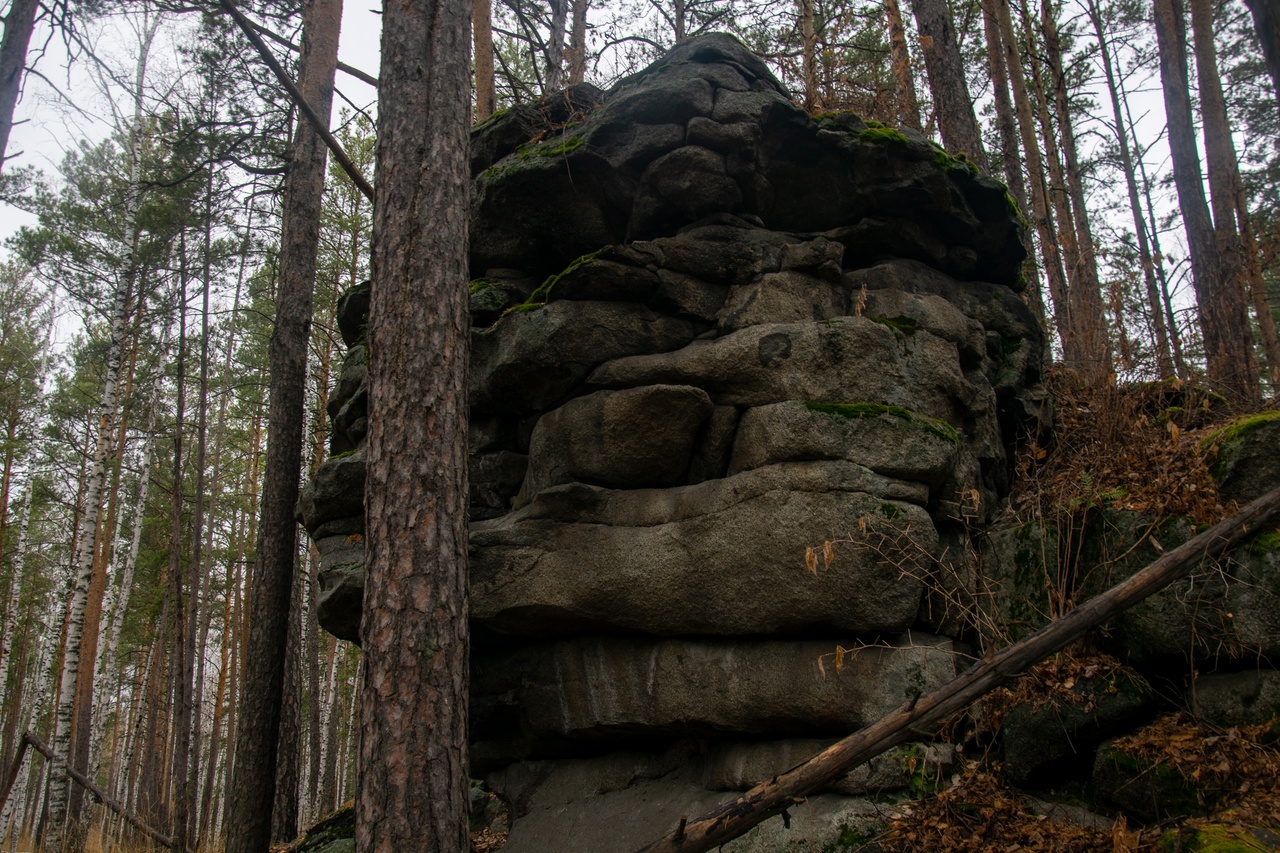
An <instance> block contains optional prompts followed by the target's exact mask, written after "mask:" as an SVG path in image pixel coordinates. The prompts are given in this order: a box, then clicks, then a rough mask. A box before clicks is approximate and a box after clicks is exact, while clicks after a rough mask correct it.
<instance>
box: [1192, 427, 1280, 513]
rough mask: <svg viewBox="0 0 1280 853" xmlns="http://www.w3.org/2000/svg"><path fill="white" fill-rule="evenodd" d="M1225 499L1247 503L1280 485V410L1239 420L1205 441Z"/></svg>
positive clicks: (1213, 471)
mask: <svg viewBox="0 0 1280 853" xmlns="http://www.w3.org/2000/svg"><path fill="white" fill-rule="evenodd" d="M1205 448H1206V450H1207V451H1208V458H1207V459H1206V461H1207V462H1208V463H1209V473H1211V474H1212V475H1213V478H1214V480H1216V481H1217V483H1218V491H1219V492H1220V493H1221V494H1222V497H1223V499H1224V500H1233V501H1239V502H1240V503H1241V504H1246V503H1248V502H1249V501H1252V500H1254V499H1255V498H1258V497H1261V496H1262V495H1264V494H1266V493H1267V492H1269V491H1271V490H1272V489H1274V488H1275V487H1276V486H1277V485H1280V411H1274V410H1273V411H1269V412H1262V413H1260V414H1257V415H1249V416H1247V417H1243V418H1238V419H1236V420H1234V421H1232V422H1231V423H1230V424H1228V425H1227V426H1225V427H1223V428H1222V429H1220V430H1218V431H1216V432H1214V433H1212V434H1210V435H1209V437H1208V438H1206V439H1205Z"/></svg>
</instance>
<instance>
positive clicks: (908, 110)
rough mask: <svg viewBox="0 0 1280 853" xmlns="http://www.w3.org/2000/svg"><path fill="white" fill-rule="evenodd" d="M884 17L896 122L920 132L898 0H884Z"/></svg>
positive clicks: (917, 106) (909, 59) (918, 107)
mask: <svg viewBox="0 0 1280 853" xmlns="http://www.w3.org/2000/svg"><path fill="white" fill-rule="evenodd" d="M808 2H812V0H808ZM884 16H885V24H886V25H887V26H888V28H889V53H890V55H891V56H892V57H893V83H894V97H895V101H896V103H897V106H898V124H901V125H902V126H903V127H909V128H911V129H912V130H921V131H922V130H923V127H922V126H921V124H920V101H919V99H918V98H917V97H916V80H915V75H913V74H912V73H911V52H910V51H909V50H907V28H906V25H905V24H903V22H902V7H901V6H899V5H898V0H884Z"/></svg>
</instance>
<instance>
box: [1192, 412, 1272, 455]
mask: <svg viewBox="0 0 1280 853" xmlns="http://www.w3.org/2000/svg"><path fill="white" fill-rule="evenodd" d="M1277 420H1280V411H1271V412H1260V413H1259V414H1256V415H1249V416H1247V417H1243V418H1236V419H1235V420H1234V421H1232V422H1231V423H1229V424H1227V425H1226V426H1225V427H1223V428H1222V429H1220V430H1217V431H1216V432H1211V433H1209V435H1207V436H1206V437H1205V439H1204V441H1203V442H1201V446H1202V447H1204V448H1205V449H1208V448H1209V447H1212V446H1213V445H1214V444H1217V445H1218V446H1219V447H1223V446H1225V445H1228V444H1231V443H1232V442H1235V441H1238V440H1239V439H1241V438H1243V437H1244V436H1245V434H1246V433H1248V432H1250V431H1251V430H1255V429H1257V428H1258V427H1260V426H1262V425H1263V424H1269V423H1271V422H1272V421H1277Z"/></svg>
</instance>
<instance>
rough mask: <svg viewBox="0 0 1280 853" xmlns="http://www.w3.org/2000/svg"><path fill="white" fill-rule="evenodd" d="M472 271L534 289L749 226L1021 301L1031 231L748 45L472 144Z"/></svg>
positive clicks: (926, 145)
mask: <svg viewBox="0 0 1280 853" xmlns="http://www.w3.org/2000/svg"><path fill="white" fill-rule="evenodd" d="M471 168H472V174H473V176H474V178H475V186H474V196H473V200H472V209H471V269H472V275H473V277H480V276H483V275H485V274H486V273H487V272H488V271H490V270H492V269H495V268H516V269H520V270H523V271H524V272H526V273H528V274H529V275H532V276H534V277H535V278H539V279H540V278H541V277H543V276H546V275H550V274H553V273H555V272H558V271H559V270H561V269H563V268H564V267H565V266H566V265H567V264H569V263H571V262H572V261H573V260H574V259H576V258H578V257H580V256H582V255H584V254H586V253H589V252H594V251H597V250H599V249H600V248H601V247H602V246H607V245H618V244H623V243H630V242H634V241H642V240H652V239H655V238H659V237H668V236H673V235H675V234H677V233H678V232H679V231H680V230H681V229H682V228H685V227H687V226H689V225H693V224H695V223H702V222H705V221H707V220H708V219H714V218H716V217H721V218H723V216H724V215H726V214H729V215H733V216H735V217H737V218H739V219H741V220H743V221H744V222H747V223H751V224H754V225H756V226H758V227H761V228H765V229H768V230H771V231H780V232H789V233H792V234H795V235H797V236H802V237H809V238H812V237H816V236H819V235H821V236H825V237H828V238H829V239H832V240H835V241H838V242H840V243H842V244H844V246H845V249H846V255H845V263H846V266H847V267H858V266H867V265H870V264H873V263H875V262H877V261H880V260H885V259H888V258H905V259H910V260H917V261H921V262H923V263H925V264H928V265H929V266H931V267H934V268H935V269H937V270H939V271H941V272H945V273H947V274H948V275H950V276H953V277H954V278H957V279H961V280H980V281H988V282H994V283H997V284H1003V285H1006V286H1009V287H1011V288H1014V289H1015V290H1019V289H1021V286H1022V284H1021V277H1020V266H1021V263H1022V261H1023V259H1024V257H1025V250H1024V248H1023V243H1022V229H1023V228H1024V227H1025V226H1024V224H1023V222H1022V220H1021V217H1020V216H1019V214H1018V212H1017V210H1016V208H1015V207H1014V205H1013V203H1012V202H1011V201H1010V199H1009V195H1008V193H1007V192H1006V190H1005V187H1004V185H1003V184H1001V183H1000V182H998V181H996V180H993V179H991V178H987V177H983V176H982V175H980V174H979V172H978V170H977V168H976V167H975V166H974V164H973V163H971V162H969V161H968V160H965V159H964V158H963V157H953V156H952V155H950V154H948V153H947V152H946V151H944V150H943V149H942V148H941V147H939V146H937V145H936V144H934V143H932V142H930V141H928V140H927V139H925V138H924V137H923V136H921V135H919V134H917V133H915V132H913V131H911V130H908V129H902V130H896V129H892V128H888V127H885V126H882V125H880V124H878V123H876V122H868V121H863V120H862V119H861V118H859V117H858V116H856V115H853V114H852V113H837V114H826V115H819V116H816V117H810V116H808V115H806V114H805V112H804V111H803V110H802V109H800V108H799V107H798V106H796V105H795V104H793V103H792V102H791V100H790V99H789V97H788V93H787V91H786V89H785V88H784V87H783V86H782V84H781V83H779V82H778V80H777V79H776V78H775V77H774V76H773V75H772V74H771V73H770V71H769V69H768V68H767V67H766V66H765V65H764V63H763V62H762V61H761V60H760V59H759V58H758V57H757V56H755V55H754V54H752V53H751V52H750V51H749V50H748V49H747V48H746V47H744V46H743V45H742V44H741V43H740V42H739V41H737V39H735V38H733V37H732V36H729V35H725V34H722V33H714V34H710V35H705V36H701V37H699V38H696V39H692V40H690V41H688V42H686V43H684V44H681V45H679V46H678V47H676V48H675V49H674V50H672V51H670V52H668V53H667V54H666V55H664V56H663V57H662V58H660V59H658V60H657V61H656V62H654V63H653V64H651V65H650V66H648V67H647V68H645V69H643V70H642V71H640V72H638V73H636V74H633V75H631V76H629V77H626V78H624V79H622V80H621V81H619V82H618V83H617V84H616V85H615V86H613V88H611V89H610V90H609V91H607V92H604V91H601V90H600V89H598V88H596V87H595V86H592V85H590V84H578V85H575V86H571V87H569V88H568V89H566V90H564V91H562V92H557V93H554V94H551V95H548V96H547V97H545V98H543V99H542V100H540V101H538V102H535V103H532V104H521V105H518V106H516V107H512V108H511V109H509V110H506V111H504V112H502V113H499V114H496V115H495V116H493V117H491V118H490V119H488V120H487V121H485V122H483V123H482V124H480V125H479V126H477V127H476V128H475V130H473V131H472V134H471Z"/></svg>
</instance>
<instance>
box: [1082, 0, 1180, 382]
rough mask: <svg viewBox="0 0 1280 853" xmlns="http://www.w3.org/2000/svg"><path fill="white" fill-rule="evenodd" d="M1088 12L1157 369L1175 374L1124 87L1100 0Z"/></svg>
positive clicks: (1091, 0) (1166, 375)
mask: <svg viewBox="0 0 1280 853" xmlns="http://www.w3.org/2000/svg"><path fill="white" fill-rule="evenodd" d="M1085 10H1086V12H1087V13H1088V15H1089V20H1090V23H1092V24H1093V32H1094V35H1096V36H1097V38H1098V55H1099V58H1100V59H1101V60H1102V71H1103V73H1104V75H1105V76H1106V80H1107V92H1108V94H1109V96H1110V98H1111V113H1112V116H1113V118H1114V120H1115V128H1116V141H1117V142H1118V143H1119V145H1120V170H1121V171H1122V172H1124V179H1125V186H1126V188H1127V189H1128V191H1129V210H1130V213H1131V214H1132V216H1133V232H1134V236H1135V237H1136V238H1137V241H1138V261H1139V263H1141V265H1142V281H1143V284H1144V285H1145V288H1146V295H1147V306H1148V310H1149V311H1150V312H1151V322H1152V326H1153V328H1154V330H1155V336H1156V346H1155V350H1156V370H1157V373H1158V375H1159V376H1160V378H1161V379H1172V378H1173V376H1174V368H1173V355H1172V352H1171V350H1170V348H1169V332H1168V329H1167V328H1166V326H1165V318H1164V310H1163V303H1162V302H1161V299H1160V291H1159V289H1158V286H1157V284H1156V273H1155V261H1154V259H1153V258H1152V255H1151V245H1150V243H1149V241H1148V240H1147V222H1146V220H1145V219H1144V218H1143V215H1142V203H1141V201H1140V200H1139V198H1138V179H1137V176H1136V174H1135V173H1134V165H1133V154H1132V152H1131V151H1130V149H1129V132H1128V130H1127V129H1126V125H1125V120H1124V112H1123V111H1122V110H1121V108H1120V91H1119V89H1118V88H1117V86H1116V75H1115V66H1114V64H1113V63H1112V60H1111V46H1110V40H1109V39H1108V38H1107V32H1106V28H1105V27H1104V26H1103V21H1102V10H1101V9H1100V8H1099V6H1098V2H1097V0H1088V2H1087V4H1086V7H1085Z"/></svg>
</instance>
